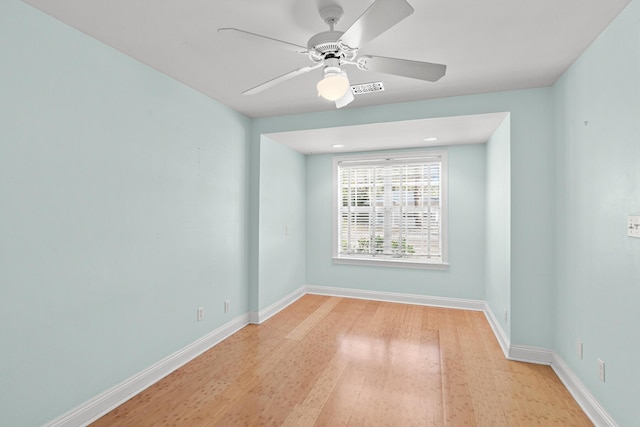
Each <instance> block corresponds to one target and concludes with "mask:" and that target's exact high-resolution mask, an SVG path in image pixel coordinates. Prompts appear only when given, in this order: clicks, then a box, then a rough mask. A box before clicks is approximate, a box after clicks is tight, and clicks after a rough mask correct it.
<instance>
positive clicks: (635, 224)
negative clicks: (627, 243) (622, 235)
mask: <svg viewBox="0 0 640 427" xmlns="http://www.w3.org/2000/svg"><path fill="white" fill-rule="evenodd" d="M627 236H629V237H640V215H629V216H628V217H627Z"/></svg>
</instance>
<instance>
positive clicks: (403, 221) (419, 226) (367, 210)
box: [336, 152, 446, 264]
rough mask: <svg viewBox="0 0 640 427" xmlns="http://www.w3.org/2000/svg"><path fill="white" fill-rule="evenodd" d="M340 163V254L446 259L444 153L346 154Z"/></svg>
mask: <svg viewBox="0 0 640 427" xmlns="http://www.w3.org/2000/svg"><path fill="white" fill-rule="evenodd" d="M443 162H445V163H443ZM336 166H337V190H338V200H337V212H336V214H337V215H336V216H337V224H336V228H337V236H336V240H337V242H336V243H337V246H338V247H337V248H336V252H337V258H342V259H350V258H351V259H363V258H364V259H369V260H394V261H406V262H413V263H425V264H442V263H444V262H445V261H446V257H445V256H444V255H445V249H446V246H445V244H444V242H445V238H446V236H445V235H444V231H445V230H444V229H443V213H444V212H445V209H443V205H444V201H443V187H444V186H443V170H444V169H445V166H446V153H445V152H429V153H427V154H425V153H424V152H423V153H419V154H416V155H411V156H410V155H406V154H405V155H402V156H397V157H389V156H388V155H387V156H385V157H379V158H370V157H369V158H344V159H338V160H337V162H336Z"/></svg>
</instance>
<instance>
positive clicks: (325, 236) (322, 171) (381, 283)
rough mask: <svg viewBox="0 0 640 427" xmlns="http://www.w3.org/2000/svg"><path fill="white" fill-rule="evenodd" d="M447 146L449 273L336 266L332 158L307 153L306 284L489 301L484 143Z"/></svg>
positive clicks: (330, 156)
mask: <svg viewBox="0 0 640 427" xmlns="http://www.w3.org/2000/svg"><path fill="white" fill-rule="evenodd" d="M445 149H446V151H447V152H448V167H449V173H448V178H449V194H448V196H449V230H450V232H449V263H450V268H449V270H448V271H435V270H416V269H402V268H388V267H367V266H355V265H338V264H333V261H332V258H331V257H332V254H333V252H332V251H333V213H332V209H333V203H332V202H333V156H332V155H328V154H327V155H312V156H307V247H306V253H307V284H309V285H317V286H331V287H343V288H352V289H365V290H372V291H383V292H399V293H407V294H415V295H430V296H444V297H455V298H466V299H484V265H485V253H484V251H485V238H484V236H485V233H484V230H485V227H484V217H485V208H484V206H485V146H484V144H474V145H459V146H451V147H445ZM403 151H408V150H403Z"/></svg>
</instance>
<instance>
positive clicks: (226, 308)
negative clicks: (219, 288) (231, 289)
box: [224, 300, 229, 313]
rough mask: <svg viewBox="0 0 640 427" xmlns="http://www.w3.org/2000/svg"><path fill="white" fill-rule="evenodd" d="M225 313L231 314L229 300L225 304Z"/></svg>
mask: <svg viewBox="0 0 640 427" xmlns="http://www.w3.org/2000/svg"><path fill="white" fill-rule="evenodd" d="M224 312H225V313H228V312H229V300H226V301H225V302H224Z"/></svg>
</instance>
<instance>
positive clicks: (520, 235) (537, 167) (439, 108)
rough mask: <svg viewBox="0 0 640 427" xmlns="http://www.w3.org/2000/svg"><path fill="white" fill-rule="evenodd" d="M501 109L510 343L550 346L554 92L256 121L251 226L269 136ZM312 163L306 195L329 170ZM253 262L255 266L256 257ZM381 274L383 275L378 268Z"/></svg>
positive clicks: (525, 92) (254, 286)
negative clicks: (505, 131) (505, 129)
mask: <svg viewBox="0 0 640 427" xmlns="http://www.w3.org/2000/svg"><path fill="white" fill-rule="evenodd" d="M503 111H506V112H510V119H511V122H510V133H511V146H510V152H511V165H510V167H511V183H510V185H511V301H510V305H511V314H512V315H511V325H510V328H511V342H512V343H513V344H522V345H530V346H538V347H544V348H550V347H551V344H552V335H551V326H552V317H553V310H552V306H551V303H550V301H551V298H552V289H553V288H552V284H553V281H554V276H553V265H554V260H553V256H554V246H553V239H552V238H550V234H551V230H553V227H554V220H555V218H554V213H555V208H554V201H555V190H554V163H553V155H554V144H553V137H554V135H553V108H552V96H551V89H550V88H541V89H530V90H520V91H510V92H499V93H490V94H483V95H471V96H460V97H452V98H444V99H436V100H426V101H418V102H409V103H402V104H390V105H382V106H376V107H367V108H358V109H344V110H335V111H328V112H323V113H312V114H300V115H292V116H280V117H272V118H263V119H256V120H254V121H253V127H252V137H251V141H252V146H251V150H252V151H251V153H252V154H251V155H252V159H253V161H252V177H251V189H250V191H251V193H252V200H254V201H255V202H254V203H253V205H252V206H251V221H250V224H251V225H250V226H251V228H252V230H257V229H258V210H259V209H258V203H257V201H258V200H259V196H258V191H259V172H257V171H256V170H255V167H254V166H253V165H255V164H259V163H260V162H259V156H260V149H259V144H260V135H261V134H263V133H270V132H284V131H291V130H302V129H316V128H323V127H335V126H346V125H358V124H368V123H382V122H390V121H398V120H411V119H423V118H430V117H447V116H459V115H467V114H480V113H492V112H503ZM314 162H316V161H314V160H311V161H309V162H308V165H307V167H308V175H307V177H308V179H309V182H308V183H307V186H308V189H312V188H314V186H315V185H318V184H319V183H316V182H312V181H311V178H312V177H313V176H319V174H321V172H319V170H315V168H322V167H324V166H322V162H323V160H322V158H318V160H317V164H314ZM324 162H325V165H328V164H329V163H330V161H329V160H324ZM325 191H326V190H325ZM534 202H535V203H536V204H535V206H534V205H533V203H534ZM308 209H309V208H308ZM307 221H309V219H307ZM484 224H485V223H484V219H483V220H482V222H481V223H480V226H479V227H478V228H479V229H482V228H483V227H484ZM252 236H253V240H252V245H256V246H257V243H258V242H257V236H258V233H257V231H255V232H254V231H252ZM253 262H254V265H257V257H256V258H254V259H253ZM313 268H314V267H313V266H311V265H310V263H309V265H307V273H308V278H309V279H312V278H313V277H312V276H311V275H310V274H314V273H310V271H312V269H313ZM348 268H355V267H347V269H348ZM375 271H382V270H380V269H379V268H376V269H375ZM389 271H390V272H391V271H393V269H392V270H389ZM349 274H352V273H349ZM383 274H390V273H383ZM408 274H416V273H408ZM434 274H436V273H434ZM480 280H482V278H480ZM251 286H252V289H253V290H254V291H255V292H257V280H255V279H252V281H251ZM363 286H364V285H363ZM470 286H471V285H470ZM449 291H452V290H451V289H449ZM465 292H466V291H465ZM464 294H465V295H466V293H464ZM456 295H463V292H460V293H457V290H453V291H452V293H448V294H447V296H456ZM260 308H264V307H263V306H261V307H260Z"/></svg>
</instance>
